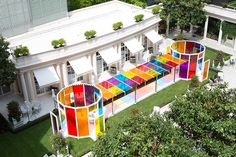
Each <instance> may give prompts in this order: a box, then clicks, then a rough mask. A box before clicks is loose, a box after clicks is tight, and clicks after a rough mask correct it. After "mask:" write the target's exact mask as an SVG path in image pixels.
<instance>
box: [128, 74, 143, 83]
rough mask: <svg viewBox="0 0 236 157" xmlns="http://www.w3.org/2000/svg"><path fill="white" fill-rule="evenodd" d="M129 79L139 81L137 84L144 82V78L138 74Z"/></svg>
mask: <svg viewBox="0 0 236 157" xmlns="http://www.w3.org/2000/svg"><path fill="white" fill-rule="evenodd" d="M131 79H132V80H133V81H135V82H137V83H139V84H141V83H143V82H145V80H144V79H143V78H141V77H139V76H134V77H133V78H131Z"/></svg>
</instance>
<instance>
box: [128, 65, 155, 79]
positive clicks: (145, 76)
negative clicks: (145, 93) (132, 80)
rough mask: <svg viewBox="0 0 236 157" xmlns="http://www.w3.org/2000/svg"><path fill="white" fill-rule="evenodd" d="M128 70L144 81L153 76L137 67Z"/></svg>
mask: <svg viewBox="0 0 236 157" xmlns="http://www.w3.org/2000/svg"><path fill="white" fill-rule="evenodd" d="M130 71H131V72H132V73H134V74H136V75H138V76H139V77H141V78H143V79H145V80H146V81H148V80H151V79H152V78H153V76H151V75H148V74H146V73H144V72H143V71H141V70H139V69H137V68H134V69H131V70H130Z"/></svg>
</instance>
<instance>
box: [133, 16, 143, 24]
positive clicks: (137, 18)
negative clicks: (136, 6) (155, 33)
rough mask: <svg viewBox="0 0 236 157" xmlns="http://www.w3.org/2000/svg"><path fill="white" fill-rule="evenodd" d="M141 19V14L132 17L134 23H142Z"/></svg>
mask: <svg viewBox="0 0 236 157" xmlns="http://www.w3.org/2000/svg"><path fill="white" fill-rule="evenodd" d="M143 17H144V15H143V14H138V15H135V16H134V19H135V22H140V21H143Z"/></svg>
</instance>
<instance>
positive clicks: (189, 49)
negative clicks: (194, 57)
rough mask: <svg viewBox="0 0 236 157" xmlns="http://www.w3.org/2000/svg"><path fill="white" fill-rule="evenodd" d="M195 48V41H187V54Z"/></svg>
mask: <svg viewBox="0 0 236 157" xmlns="http://www.w3.org/2000/svg"><path fill="white" fill-rule="evenodd" d="M193 48H194V43H193V42H186V50H185V53H186V54H192V53H193Z"/></svg>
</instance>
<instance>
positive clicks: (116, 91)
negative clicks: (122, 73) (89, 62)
mask: <svg viewBox="0 0 236 157" xmlns="http://www.w3.org/2000/svg"><path fill="white" fill-rule="evenodd" d="M108 91H109V92H111V93H112V94H114V95H119V94H121V93H123V91H122V90H121V89H120V88H118V87H116V86H113V87H111V88H109V89H108Z"/></svg>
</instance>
